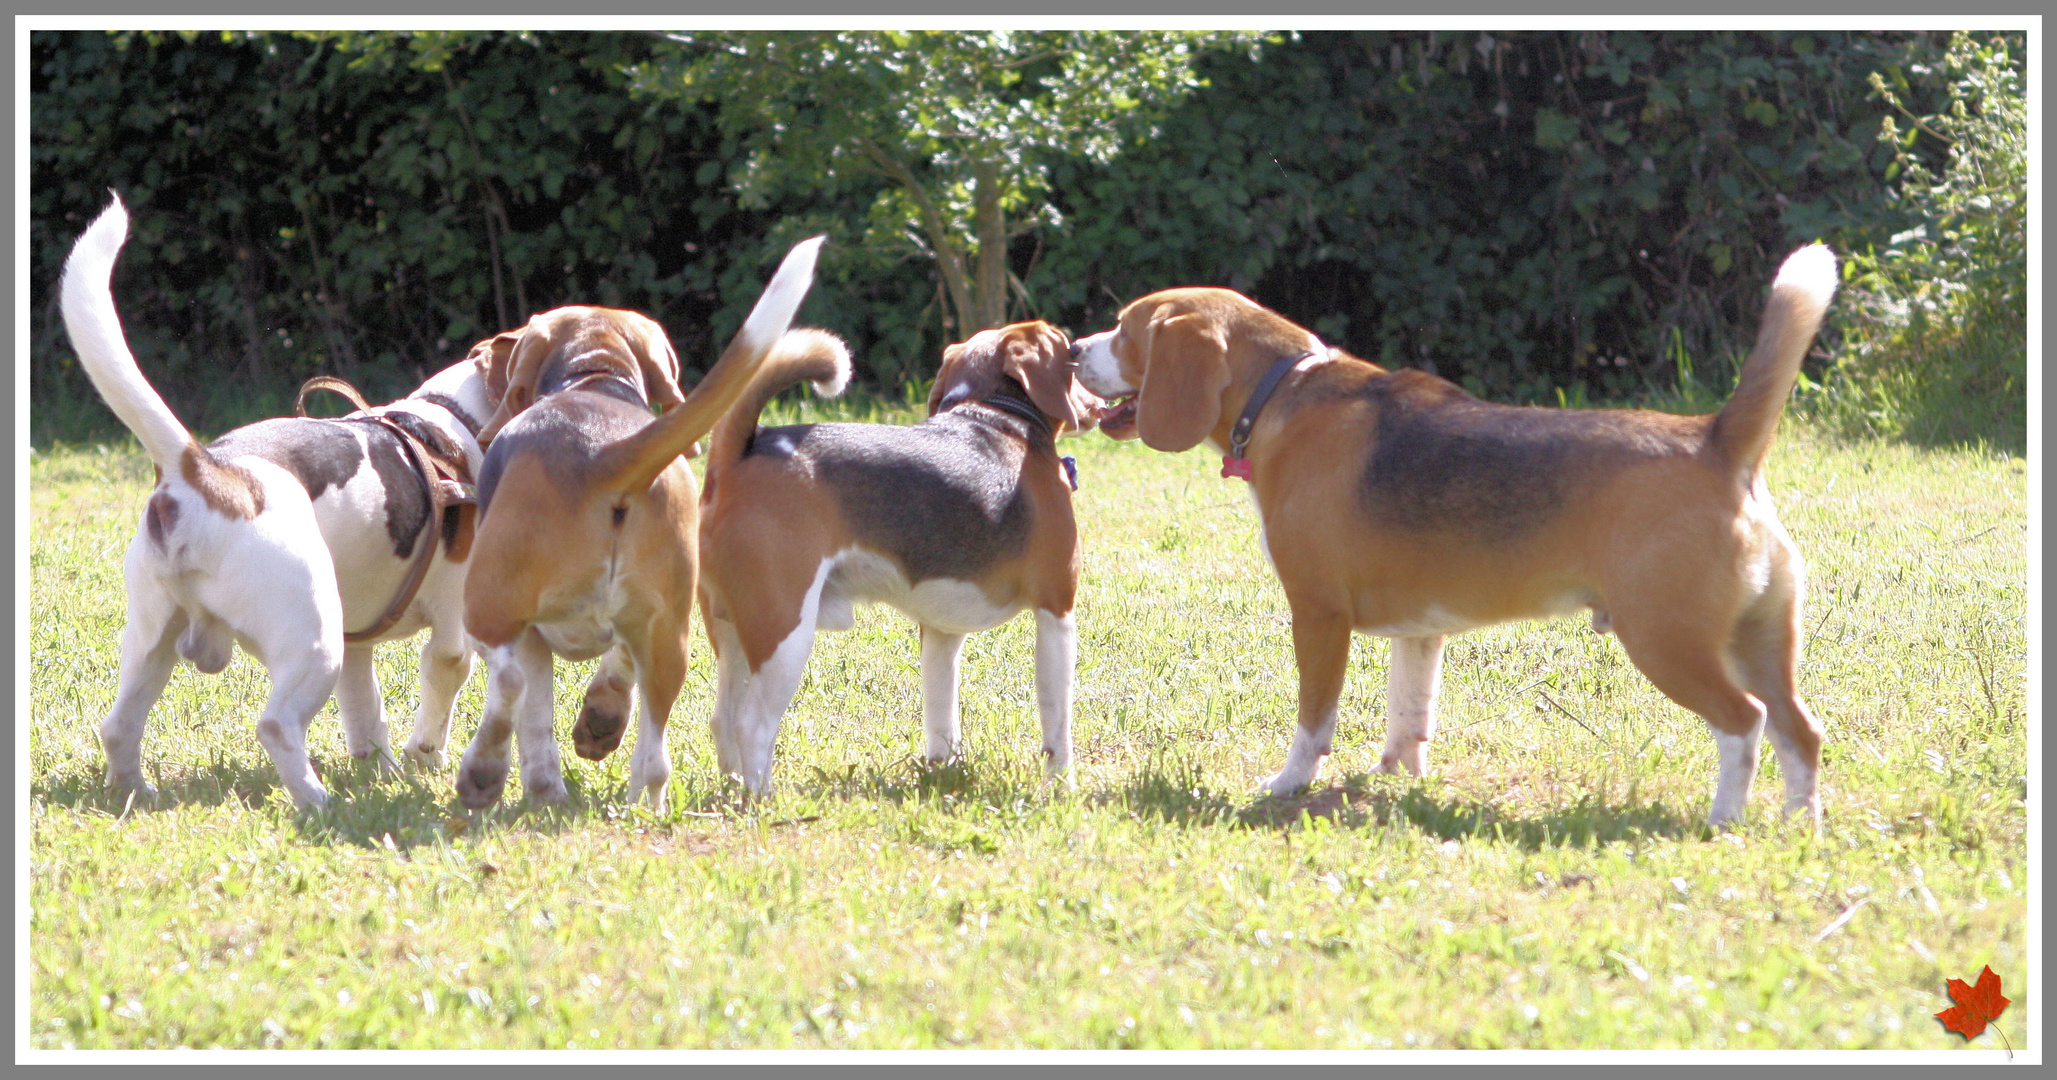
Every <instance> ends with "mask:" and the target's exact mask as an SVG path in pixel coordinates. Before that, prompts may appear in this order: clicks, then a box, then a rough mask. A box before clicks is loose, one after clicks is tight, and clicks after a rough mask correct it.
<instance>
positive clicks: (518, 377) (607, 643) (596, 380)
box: [457, 237, 823, 810]
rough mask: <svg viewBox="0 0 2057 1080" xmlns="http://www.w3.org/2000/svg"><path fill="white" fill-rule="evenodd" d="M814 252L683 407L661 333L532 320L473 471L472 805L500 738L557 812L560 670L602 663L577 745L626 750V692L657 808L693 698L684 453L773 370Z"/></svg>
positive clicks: (461, 770) (774, 290)
mask: <svg viewBox="0 0 2057 1080" xmlns="http://www.w3.org/2000/svg"><path fill="white" fill-rule="evenodd" d="M822 239H823V238H821V237H816V238H814V239H812V240H806V241H803V242H801V243H800V244H799V245H797V246H795V247H794V248H793V250H792V251H791V252H790V253H789V254H788V255H787V256H786V259H785V262H784V263H783V264H782V265H781V266H780V267H779V270H778V273H777V274H776V275H774V276H773V278H772V280H771V284H770V285H768V286H766V288H765V291H764V294H763V295H762V296H761V297H759V298H758V301H757V305H756V307H755V308H754V309H752V311H751V312H750V316H749V318H748V319H747V320H745V322H744V323H743V327H742V329H741V330H739V331H737V333H736V337H735V339H734V340H733V341H731V342H730V343H729V346H728V349H727V350H726V351H724V352H723V354H722V357H721V359H720V361H719V362H717V363H716V364H715V366H714V368H713V369H712V370H710V371H709V372H708V373H707V376H706V378H704V379H702V380H701V381H700V384H699V385H698V386H697V387H695V388H694V389H693V392H692V393H691V394H689V395H681V394H680V393H679V392H678V383H677V375H676V373H677V371H678V360H677V357H676V355H675V354H674V353H673V352H672V348H671V344H670V342H669V340H668V339H667V338H666V337H665V335H664V331H663V329H662V328H661V327H659V326H658V325H657V324H656V323H655V322H653V321H651V320H650V319H648V318H646V317H644V316H642V315H638V314H636V313H634V312H629V311H616V310H613V309H609V308H595V307H567V308H559V309H557V310H555V311H549V312H545V313H543V314H541V315H537V316H535V317H534V318H532V319H530V320H529V324H528V327H527V329H526V330H524V331H523V332H522V334H521V336H520V339H519V340H518V341H516V343H515V345H514V348H513V350H512V353H511V356H510V359H509V375H508V383H507V389H506V393H505V395H504V396H503V397H502V399H501V400H502V402H503V404H504V405H506V406H507V408H506V409H505V410H504V411H505V412H506V413H507V415H505V416H496V417H495V418H494V421H493V422H492V423H491V424H489V425H488V427H489V434H491V435H492V439H491V443H490V445H489V446H488V447H487V449H486V454H485V462H484V464H483V465H482V466H481V467H480V471H479V522H478V536H477V539H476V540H475V541H474V542H473V544H472V559H471V563H472V570H471V573H470V575H469V577H468V578H467V580H466V583H465V588H464V625H465V629H466V630H467V631H468V632H469V633H470V635H471V637H472V640H473V643H474V645H475V647H477V648H478V649H479V651H480V652H481V653H483V654H484V656H485V657H486V670H487V676H488V677H487V683H486V707H485V712H484V715H482V716H481V717H480V719H479V727H478V732H477V734H476V735H475V736H474V737H473V738H472V741H471V745H470V746H469V747H467V748H466V749H465V752H464V758H463V760H462V761H461V762H460V763H459V765H458V773H457V794H458V798H459V800H460V801H461V802H462V803H463V804H464V805H466V806H469V807H473V808H479V807H484V806H488V805H491V804H492V803H494V802H497V801H498V800H499V798H500V794H501V790H502V789H503V788H504V787H505V785H506V782H507V768H508V740H509V737H510V735H512V736H514V737H515V738H517V739H518V740H519V744H520V749H521V758H522V787H523V789H524V790H525V791H526V793H527V795H528V797H529V799H531V800H532V801H535V802H537V803H557V802H562V801H563V800H564V798H565V789H564V774H563V767H562V764H561V762H560V759H559V757H558V753H557V742H556V736H555V734H554V732H553V730H552V716H553V707H552V671H551V666H552V660H551V658H552V654H553V653H554V654H555V655H559V656H564V657H566V658H568V659H573V660H583V659H590V658H592V657H594V656H599V655H601V654H602V653H606V654H607V656H606V658H605V659H604V660H603V661H602V663H601V665H600V670H599V671H598V673H596V675H595V676H594V679H593V684H592V689H590V690H589V691H588V693H587V698H586V708H585V710H584V711H583V712H582V713H581V714H580V717H579V720H578V723H577V725H576V726H575V727H574V728H573V731H572V738H573V742H574V744H575V746H576V747H577V750H578V752H579V754H580V756H582V757H586V758H588V759H592V760H598V759H600V758H603V757H605V756H607V754H609V753H611V752H612V751H613V750H614V748H615V747H617V746H619V745H620V744H621V738H622V734H623V732H624V730H625V729H626V727H627V722H626V714H627V705H628V685H629V682H630V680H631V679H633V680H634V682H635V684H636V686H637V688H638V689H639V690H640V691H641V692H640V694H639V695H638V696H639V697H640V698H641V713H640V723H639V728H638V733H637V737H636V749H635V752H634V754H633V755H632V756H631V758H630V762H629V793H628V794H629V798H630V799H631V800H634V799H636V798H638V797H639V796H647V797H648V799H649V801H650V804H651V805H652V806H653V807H655V808H657V809H660V810H661V809H662V808H663V807H664V804H665V785H666V783H667V782H668V781H669V780H670V777H671V758H670V755H669V753H668V752H667V750H666V748H665V725H666V723H667V722H668V720H669V718H670V715H671V709H672V705H673V704H674V703H675V702H676V700H677V698H678V693H679V688H680V686H681V685H683V683H684V682H685V677H686V654H687V641H686V633H687V628H688V624H689V620H690V618H691V615H692V607H693V594H694V588H695V584H696V581H697V573H698V567H699V560H698V558H697V548H696V546H695V544H694V537H695V532H696V529H697V527H698V524H699V502H698V490H697V485H695V483H694V481H693V473H692V469H691V467H689V466H688V465H687V464H686V463H685V461H684V460H683V459H682V458H681V456H680V455H681V454H683V453H684V452H685V451H686V450H687V449H688V448H690V447H691V446H692V444H693V443H695V442H697V441H699V440H700V438H701V437H702V436H704V435H706V434H707V431H708V429H709V428H711V427H712V426H713V425H714V422H715V420H716V419H717V418H719V417H720V416H721V415H722V414H723V413H725V412H727V411H728V409H729V406H730V405H731V404H733V403H734V402H735V401H736V400H737V399H738V398H739V397H741V396H742V394H743V392H744V390H745V388H746V387H747V386H749V384H750V380H751V376H753V375H754V374H755V373H756V371H757V369H758V367H759V366H760V365H761V364H763V363H764V362H765V360H766V357H767V356H770V355H775V354H776V352H777V349H776V348H775V347H776V346H779V345H780V343H781V337H782V335H784V333H785V330H786V326H787V324H788V323H790V322H791V321H792V318H793V313H794V311H795V310H797V309H798V308H799V306H800V301H801V299H802V298H804V297H805V296H806V295H807V289H808V286H809V285H810V284H811V283H812V281H813V276H814V262H815V256H816V253H817V252H818V251H819V250H820V247H821V243H822ZM667 400H669V401H672V402H676V404H674V405H672V407H671V408H670V409H669V410H667V411H666V412H665V413H664V415H663V416H661V417H657V418H654V419H653V418H652V416H651V412H650V404H651V402H653V401H655V402H660V403H661V402H664V401H667ZM530 402H533V404H528V403H530ZM524 405H526V408H522V406H524ZM495 428H496V429H497V432H496V433H495V432H493V431H492V430H491V429H495Z"/></svg>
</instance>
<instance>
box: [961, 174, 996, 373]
mask: <svg viewBox="0 0 2057 1080" xmlns="http://www.w3.org/2000/svg"><path fill="white" fill-rule="evenodd" d="M971 175H972V182H973V184H974V185H975V188H974V191H973V193H972V199H973V207H974V209H973V214H974V215H975V220H974V222H973V226H972V227H973V229H974V230H975V231H976V233H977V235H978V245H979V250H978V271H977V275H976V277H977V280H976V281H975V282H973V288H974V289H975V290H976V292H977V299H976V300H975V303H976V304H977V307H976V308H975V309H974V310H973V311H972V312H971V313H970V315H969V317H968V318H966V319H965V322H966V323H967V324H970V325H967V326H966V327H964V329H965V330H966V331H968V332H976V331H979V330H986V329H991V328H992V327H995V326H1000V325H1003V324H1005V323H1006V322H1007V220H1006V218H1005V217H1004V216H1003V215H1002V214H1001V211H1000V187H1001V180H1000V163H999V162H997V161H993V160H991V159H985V160H980V161H975V162H973V163H972V166H971ZM967 336H969V333H967Z"/></svg>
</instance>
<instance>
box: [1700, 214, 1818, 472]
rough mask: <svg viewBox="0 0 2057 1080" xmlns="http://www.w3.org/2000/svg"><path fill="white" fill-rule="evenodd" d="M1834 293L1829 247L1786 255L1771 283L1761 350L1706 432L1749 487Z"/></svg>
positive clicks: (1753, 353) (1711, 448)
mask: <svg viewBox="0 0 2057 1080" xmlns="http://www.w3.org/2000/svg"><path fill="white" fill-rule="evenodd" d="M1835 292H1836V256H1835V253H1834V252H1831V251H1830V250H1829V249H1828V246H1827V245H1826V244H1809V245H1807V246H1806V247H1803V248H1801V249H1800V250H1798V251H1795V252H1793V253H1792V254H1791V255H1788V256H1786V261H1785V263H1784V265H1782V266H1780V267H1779V268H1778V277H1777V278H1775V279H1773V280H1772V283H1771V299H1770V301H1768V302H1767V303H1766V304H1765V305H1764V321H1763V322H1762V323H1761V324H1759V326H1758V329H1757V344H1756V347H1754V348H1752V349H1751V350H1750V358H1749V359H1748V360H1746V361H1744V362H1743V375H1742V378H1741V379H1740V380H1738V381H1737V383H1736V392H1735V393H1734V394H1732V395H1730V396H1729V399H1728V404H1726V405H1723V406H1722V407H1721V411H1720V412H1719V413H1717V414H1715V417H1714V426H1713V427H1712V428H1711V429H1709V431H1708V433H1707V452H1708V453H1709V454H1711V455H1713V456H1714V457H1716V458H1717V459H1719V460H1720V461H1722V462H1723V463H1725V464H1727V465H1729V466H1730V467H1732V468H1734V469H1736V470H1737V472H1738V474H1739V475H1740V476H1741V477H1742V478H1743V482H1744V483H1745V484H1747V483H1749V482H1750V481H1752V480H1753V479H1755V477H1756V475H1757V469H1758V466H1760V465H1762V464H1763V462H1764V452H1765V450H1766V449H1768V448H1769V447H1770V446H1771V436H1772V433H1773V432H1774V431H1776V430H1777V429H1778V418H1779V414H1780V413H1781V412H1783V411H1785V405H1786V396H1787V395H1788V394H1791V393H1792V391H1793V383H1794V381H1795V380H1797V379H1798V378H1799V376H1800V361H1801V360H1802V359H1804V358H1805V357H1806V355H1807V346H1808V345H1810V344H1812V343H1813V341H1814V332H1815V331H1816V330H1819V329H1820V328H1821V318H1822V315H1823V314H1825V313H1826V312H1827V311H1828V302H1829V298H1830V297H1832V296H1834V295H1835Z"/></svg>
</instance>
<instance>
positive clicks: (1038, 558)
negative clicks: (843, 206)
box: [700, 322, 1101, 793]
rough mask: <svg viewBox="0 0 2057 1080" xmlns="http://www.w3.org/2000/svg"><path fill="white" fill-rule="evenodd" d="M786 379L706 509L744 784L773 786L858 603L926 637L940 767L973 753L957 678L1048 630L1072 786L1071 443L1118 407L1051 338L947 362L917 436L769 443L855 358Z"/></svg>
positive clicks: (1030, 336) (1049, 682)
mask: <svg viewBox="0 0 2057 1080" xmlns="http://www.w3.org/2000/svg"><path fill="white" fill-rule="evenodd" d="M820 339H821V347H820V348H817V349H814V350H810V351H807V352H804V353H803V352H799V351H796V352H795V353H794V354H793V355H791V356H790V357H789V358H786V359H784V360H783V361H779V362H768V363H766V365H765V367H764V369H763V370H762V371H760V372H759V373H758V375H757V378H756V380H755V381H754V382H752V383H751V384H750V389H749V390H748V391H747V392H746V393H745V394H744V396H743V398H742V399H741V400H740V401H739V402H738V403H737V405H736V408H735V409H734V410H733V411H731V412H730V413H729V414H728V415H727V416H726V417H724V418H723V419H722V420H721V421H720V422H719V423H717V424H716V425H715V428H714V434H713V437H712V438H711V439H710V440H709V443H708V453H707V486H706V489H705V491H704V492H703V494H702V495H701V503H702V507H701V517H700V558H701V561H702V568H703V571H704V572H703V574H702V576H701V579H700V603H701V608H702V613H703V615H704V617H705V618H706V620H707V633H708V638H709V639H710V640H711V641H712V643H713V645H714V655H715V664H716V670H717V672H718V682H717V685H716V689H715V703H714V716H713V722H712V726H713V729H714V742H715V749H716V756H717V761H718V763H719V765H720V768H721V770H722V772H723V774H724V775H728V776H734V777H739V778H740V779H741V780H742V782H743V784H744V786H745V787H747V788H748V789H749V790H750V791H752V792H757V793H762V792H764V791H767V790H768V789H769V787H770V784H771V754H772V745H773V743H774V741H775V740H776V738H777V735H778V729H779V722H780V719H781V718H782V717H783V716H784V715H785V712H786V707H787V705H789V704H790V703H791V702H792V699H793V693H794V691H795V690H797V689H798V688H799V685H800V675H801V671H802V669H804V668H805V667H806V665H807V656H808V653H809V652H810V651H811V650H812V649H813V646H814V634H815V631H817V630H847V629H849V628H850V626H851V624H852V622H853V620H854V617H855V613H854V611H853V605H855V604H857V603H885V604H890V605H892V606H893V607H896V608H899V609H900V610H901V611H904V612H906V613H907V614H908V615H910V616H913V618H914V620H915V621H916V622H918V623H920V624H921V685H922V725H923V728H924V729H925V731H926V733H927V756H928V758H929V760H931V761H942V760H946V759H948V758H949V757H951V756H952V755H953V754H955V753H956V752H957V736H958V726H957V669H958V655H959V651H960V650H961V649H962V647H963V645H964V638H965V636H966V635H967V634H971V633H974V632H976V631H980V630H986V629H990V628H992V627H995V626H998V625H1000V624H1001V623H1003V622H1006V621H1007V620H1008V619H1010V618H1012V617H1014V615H1015V614H1016V613H1017V612H1020V611H1022V610H1024V609H1033V610H1034V611H1035V613H1036V704H1037V710H1038V712H1039V713H1040V714H1041V719H1042V729H1043V757H1044V759H1045V764H1046V766H1047V768H1048V770H1049V773H1050V774H1051V775H1052V776H1053V777H1058V778H1062V779H1065V780H1067V781H1068V780H1069V778H1070V771H1071V677H1072V667H1073V663H1074V660H1075V657H1076V644H1075V634H1074V629H1073V622H1072V614H1071V609H1072V600H1073V597H1074V596H1075V595H1076V593H1077V591H1078V573H1079V547H1078V529H1077V527H1076V525H1075V523H1074V521H1073V518H1072V509H1071V488H1072V487H1073V486H1074V485H1073V484H1072V483H1071V482H1069V480H1068V477H1069V476H1070V475H1071V473H1070V470H1071V464H1070V461H1069V459H1061V458H1059V457H1058V456H1057V444H1056V440H1057V436H1059V435H1060V434H1062V433H1064V432H1066V431H1079V430H1086V429H1090V428H1091V427H1092V425H1093V423H1094V419H1095V417H1096V416H1097V414H1098V411H1099V407H1100V404H1101V403H1100V401H1099V399H1097V398H1095V397H1094V396H1093V395H1091V394H1089V393H1087V392H1086V391H1085V390H1084V389H1083V388H1082V387H1080V386H1079V385H1078V381H1077V380H1076V379H1075V378H1074V377H1073V374H1072V363H1071V353H1070V342H1069V340H1068V339H1067V338H1066V336H1065V334H1064V332H1063V331H1061V330H1059V329H1057V328H1056V327H1054V326H1051V325H1050V324H1048V323H1045V322H1025V323H1015V324H1013V325H1011V326H1007V327H1003V328H1000V329H997V330H985V331H981V332H980V333H978V334H976V335H974V336H973V337H972V339H971V340H970V341H967V342H964V343H963V344H959V345H952V346H950V347H949V348H948V349H946V350H945V351H944V353H943V364H942V369H941V370H940V371H939V372H938V373H937V375H936V381H935V386H934V388H933V389H932V390H931V391H930V393H929V402H928V407H929V418H928V419H927V420H924V421H922V422H921V423H919V424H916V425H914V426H912V427H892V426H887V425H879V424H803V425H798V426H794V427H778V428H759V427H758V426H757V419H758V414H759V413H760V412H761V411H762V410H763V408H764V405H765V403H766V402H768V401H770V400H771V398H772V397H773V396H774V395H776V394H777V393H779V392H780V391H781V390H784V389H785V388H787V387H789V386H791V385H793V384H794V383H797V382H800V381H802V380H807V381H810V382H812V383H813V384H814V387H815V391H816V392H817V393H818V394H822V395H824V396H834V395H835V394H838V393H840V392H841V391H842V388H843V385H844V383H845V382H846V381H847V379H848V378H849V372H850V360H849V354H848V352H847V351H845V350H844V348H843V346H842V343H841V342H840V341H837V340H836V339H834V338H832V337H830V336H829V335H827V334H821V335H820Z"/></svg>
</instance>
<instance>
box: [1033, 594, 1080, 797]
mask: <svg viewBox="0 0 2057 1080" xmlns="http://www.w3.org/2000/svg"><path fill="white" fill-rule="evenodd" d="M1077 667H1078V625H1077V623H1075V622H1074V621H1073V620H1072V615H1071V612H1069V611H1067V612H1065V613H1064V614H1062V615H1059V614H1056V613H1055V612H1051V611H1048V610H1045V609H1043V608H1037V609H1036V712H1037V713H1038V714H1039V715H1040V718H1041V720H1042V722H1043V767H1044V769H1045V771H1046V772H1047V773H1048V775H1049V776H1050V777H1051V778H1053V779H1057V780H1062V781H1063V782H1064V784H1065V786H1067V787H1069V786H1072V784H1073V780H1072V773H1071V680H1072V675H1073V673H1074V672H1075V670H1076V669H1077Z"/></svg>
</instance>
